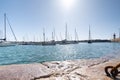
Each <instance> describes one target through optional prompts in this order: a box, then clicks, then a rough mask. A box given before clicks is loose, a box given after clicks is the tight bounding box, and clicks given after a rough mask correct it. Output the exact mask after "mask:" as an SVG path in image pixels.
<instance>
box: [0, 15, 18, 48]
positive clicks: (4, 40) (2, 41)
mask: <svg viewBox="0 0 120 80" xmlns="http://www.w3.org/2000/svg"><path fill="white" fill-rule="evenodd" d="M6 21H7V22H8V24H9V26H10V29H11V31H12V33H13V35H14V37H15V34H14V32H13V29H12V27H11V25H10V23H9V20H8V19H7V17H6V14H4V38H2V39H0V47H8V46H15V45H16V44H15V43H12V42H9V41H7V38H6ZM15 40H17V38H16V37H15Z"/></svg>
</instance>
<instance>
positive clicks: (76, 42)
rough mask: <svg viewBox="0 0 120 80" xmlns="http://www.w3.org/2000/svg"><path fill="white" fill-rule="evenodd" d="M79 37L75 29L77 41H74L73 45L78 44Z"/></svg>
mask: <svg viewBox="0 0 120 80" xmlns="http://www.w3.org/2000/svg"><path fill="white" fill-rule="evenodd" d="M78 43H79V42H78V35H77V31H76V28H75V40H74V41H73V44H78Z"/></svg>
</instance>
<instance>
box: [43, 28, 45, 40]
mask: <svg viewBox="0 0 120 80" xmlns="http://www.w3.org/2000/svg"><path fill="white" fill-rule="evenodd" d="M43 41H44V42H45V29H44V28H43Z"/></svg>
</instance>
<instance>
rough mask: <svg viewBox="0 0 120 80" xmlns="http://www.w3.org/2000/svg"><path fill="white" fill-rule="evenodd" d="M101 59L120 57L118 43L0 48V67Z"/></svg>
mask: <svg viewBox="0 0 120 80" xmlns="http://www.w3.org/2000/svg"><path fill="white" fill-rule="evenodd" d="M101 57H109V58H114V57H120V43H92V44H88V43H79V44H69V45H55V46H41V45H16V46H11V47H0V65H8V64H28V63H37V62H43V61H63V60H75V59H93V58H101Z"/></svg>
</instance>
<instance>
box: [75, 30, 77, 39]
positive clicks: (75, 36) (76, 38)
mask: <svg viewBox="0 0 120 80" xmlns="http://www.w3.org/2000/svg"><path fill="white" fill-rule="evenodd" d="M76 40H77V32H76V28H75V41H76Z"/></svg>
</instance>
